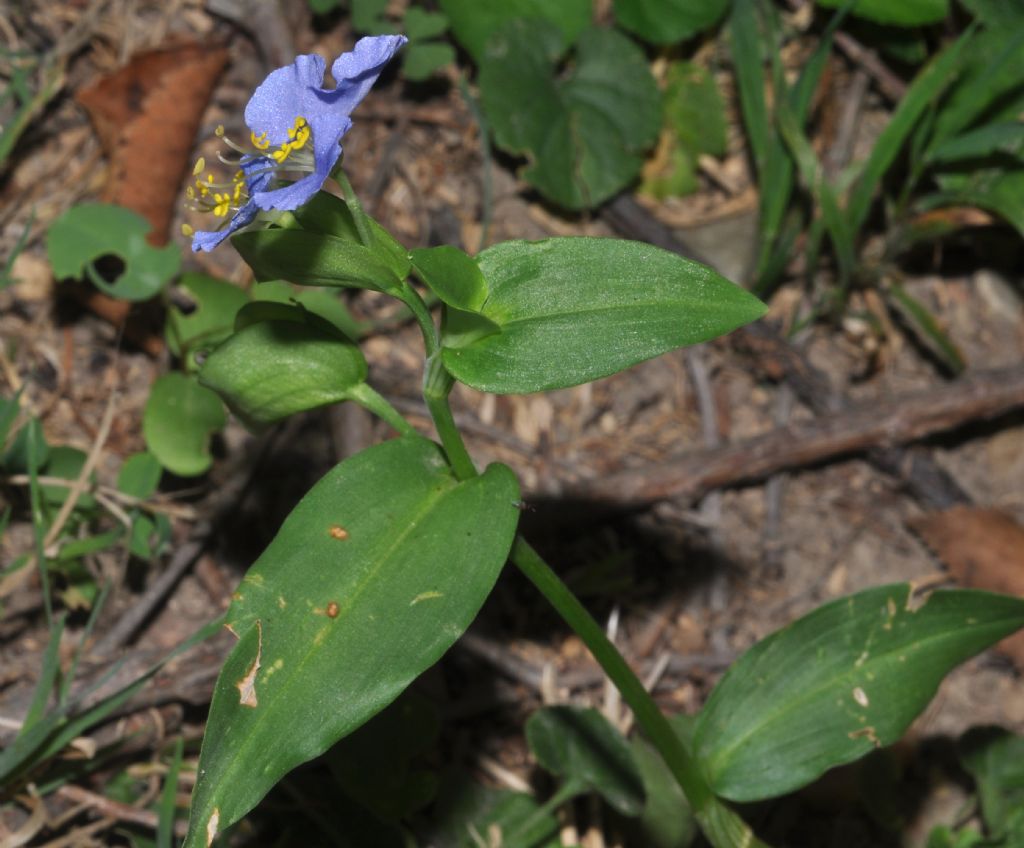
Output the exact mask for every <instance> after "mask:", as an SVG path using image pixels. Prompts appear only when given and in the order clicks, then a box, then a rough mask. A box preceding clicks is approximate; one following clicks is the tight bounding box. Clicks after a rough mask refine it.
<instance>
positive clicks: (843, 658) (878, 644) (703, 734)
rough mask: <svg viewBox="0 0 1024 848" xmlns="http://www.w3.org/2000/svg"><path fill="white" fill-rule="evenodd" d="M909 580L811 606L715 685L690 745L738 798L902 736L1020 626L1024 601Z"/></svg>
mask: <svg viewBox="0 0 1024 848" xmlns="http://www.w3.org/2000/svg"><path fill="white" fill-rule="evenodd" d="M910 589H911V587H910V586H909V585H907V584H897V585H893V586H882V587H880V588H877V589H869V590H867V591H865V592H860V593H859V594H856V595H852V596H850V597H848V598H842V599H840V600H837V601H833V602H832V603H829V604H826V605H825V606H823V607H820V608H819V609H816V610H814V611H813V612H811V613H809V614H808V615H806V616H804V617H803V618H801V619H799V620H798V621H796V622H794V623H793V624H791V625H789V626H788V627H785V628H783V629H782V630H779V631H778V632H776V633H774V634H772V635H771V636H769V637H768V638H767V639H765V640H763V641H762V642H759V643H758V644H757V645H755V646H754V647H753V648H751V649H750V650H749V651H747V653H746V654H744V655H743V656H742V657H741V658H740V659H739V660H738V661H737V662H736V663H734V664H733V665H732V667H731V668H730V669H729V671H728V672H727V673H726V675H725V676H724V677H723V678H722V680H721V682H720V683H719V684H718V686H716V687H715V691H714V692H712V694H711V698H710V699H709V700H708V702H707V704H706V705H705V707H704V709H703V711H702V712H701V715H700V719H699V721H698V723H697V730H696V736H695V746H696V750H697V754H698V756H699V758H700V760H701V762H702V763H703V765H704V768H705V769H706V771H707V773H708V776H709V778H710V781H711V786H712V788H713V789H714V790H715V792H716V793H718V794H719V795H721V796H723V797H725V798H729V799H731V800H733V801H757V800H761V799H764V798H774V797H776V796H778V795H782V794H784V793H786V792H791V791H792V790H794V789H797V788H799V787H801V786H804V785H806V784H808V783H810V782H811V781H812V780H815V779H816V778H817V777H819V776H820V775H821V774H823V773H824V772H825V771H826V770H828V769H830V768H832V767H833V766H837V765H841V764H842V763H847V762H850V761H851V760H855V759H857V758H858V757H861V756H863V755H864V754H866V753H868V752H869V751H871V750H872V749H874V748H878V747H882V746H884V745H889V744H891V743H893V742H895V741H896V740H897V739H899V737H900V736H901V735H902V734H903V732H904V731H905V730H906V729H907V727H908V726H909V725H910V723H911V722H912V721H913V720H914V718H915V717H916V716H917V715H918V714H919V713H920V712H921V711H922V710H923V709H924V708H925V707H926V706H927V705H928V702H929V701H930V700H931V698H932V696H933V695H934V694H935V690H936V689H937V688H938V685H939V682H940V681H941V680H942V678H943V677H944V676H945V675H946V674H947V673H948V672H949V671H950V670H951V669H952V668H954V667H955V666H956V665H958V664H959V663H961V662H963V661H964V660H966V659H967V658H968V657H971V656H973V655H974V654H976V653H978V652H979V651H982V650H984V649H985V648H987V647H988V646H989V645H992V644H994V643H996V642H998V641H999V640H1000V639H1002V638H1003V637H1004V636H1007V635H1008V634H1010V633H1013V632H1014V631H1015V630H1017V629H1018V628H1019V627H1021V626H1024V599H1018V598H1012V597H1008V596H1005V595H994V594H991V593H988V592H978V591H968V590H962V591H949V592H936V593H935V594H934V595H932V596H931V597H930V598H929V599H928V600H927V601H926V602H925V603H924V604H923V605H922V606H919V607H916V608H915V607H914V606H912V605H911V603H910V601H911V598H910Z"/></svg>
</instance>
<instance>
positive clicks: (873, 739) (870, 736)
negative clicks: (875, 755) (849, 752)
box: [846, 725, 882, 748]
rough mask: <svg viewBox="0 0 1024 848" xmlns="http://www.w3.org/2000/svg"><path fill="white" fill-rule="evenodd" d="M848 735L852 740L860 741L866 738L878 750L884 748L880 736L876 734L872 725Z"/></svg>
mask: <svg viewBox="0 0 1024 848" xmlns="http://www.w3.org/2000/svg"><path fill="white" fill-rule="evenodd" d="M846 735H847V736H849V737H850V738H851V739H860V738H861V737H864V738H865V739H867V740H868V741H869V742H870V743H871V744H872V745H874V746H875V747H876V748H881V747H882V743H881V742H880V741H879V739H878V734H877V733H876V732H875V728H873V727H872V726H871V725H868V726H867V727H862V728H860V729H859V730H854V731H851V732H850V733H847V734H846Z"/></svg>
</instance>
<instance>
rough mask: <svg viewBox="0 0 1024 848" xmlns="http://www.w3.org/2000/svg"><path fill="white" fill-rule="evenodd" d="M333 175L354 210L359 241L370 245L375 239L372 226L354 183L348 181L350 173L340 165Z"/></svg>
mask: <svg viewBox="0 0 1024 848" xmlns="http://www.w3.org/2000/svg"><path fill="white" fill-rule="evenodd" d="M333 176H334V179H335V180H337V183H338V185H340V186H341V193H342V194H343V195H344V197H345V203H347V204H348V208H349V210H351V212H352V220H353V221H355V224H356V230H357V231H358V232H359V241H361V242H362V243H363V246H364V247H369V246H370V244H371V243H372V241H373V239H372V238H371V236H370V228H369V226H367V224H366V212H364V211H363V204H362V203H360V202H359V198H358V197H356V193H355V190H354V189H353V188H352V183H350V182H349V181H348V175H347V174H346V173H345V171H344V170H343V169H342V167H341V166H340V165H339V166H338V167H337V168H335V169H334V172H333Z"/></svg>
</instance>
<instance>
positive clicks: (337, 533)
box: [331, 524, 348, 542]
mask: <svg viewBox="0 0 1024 848" xmlns="http://www.w3.org/2000/svg"><path fill="white" fill-rule="evenodd" d="M331 538H332V539H337V540H338V541H339V542H344V541H345V540H346V539H347V538H348V530H346V529H345V528H344V527H342V526H341V525H340V524H335V525H334V526H333V527H331Z"/></svg>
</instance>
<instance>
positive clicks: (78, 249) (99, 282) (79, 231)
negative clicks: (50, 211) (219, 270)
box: [46, 203, 181, 301]
mask: <svg viewBox="0 0 1024 848" xmlns="http://www.w3.org/2000/svg"><path fill="white" fill-rule="evenodd" d="M149 230H150V226H149V223H148V222H147V221H146V219H145V218H143V217H141V216H140V215H137V214H135V213H134V212H132V211H131V210H130V209H124V208H123V207H121V206H111V205H109V204H105V203H83V204H81V205H80V206H73V207H72V208H71V209H69V210H68V211H67V212H65V213H64V214H63V215H61V216H60V217H59V218H58V219H57V220H56V221H54V222H53V223H52V224H51V225H50V229H49V230H48V231H47V233H46V252H47V255H48V256H49V258H50V264H51V265H52V266H53V275H54V277H56V278H57V279H58V280H62V279H66V278H68V277H75V278H79V277H82V276H87V277H88V278H89V279H90V280H91V281H92V283H93V285H95V286H96V288H98V289H99V290H100V291H102V292H104V293H105V294H108V295H110V296H111V297H116V298H119V299H121V300H132V301H136V300H149V298H151V297H153V296H154V295H156V294H158V293H159V292H160V290H161V289H163V287H164V285H166V283H167V282H168V281H169V280H170V279H171V277H173V276H174V275H175V274H177V273H178V268H179V267H180V265H181V252H180V251H179V250H178V247H177V246H176V245H173V244H169V245H167V246H166V247H152V246H151V245H150V244H149V243H148V242H147V241H146V234H147V233H148V232H149ZM109 255H113V256H114V257H116V258H117V259H118V260H119V261H120V262H121V263H122V264H123V265H124V270H123V271H122V272H121V273H120V274H119V275H118V276H117V278H116V279H114V280H112V281H109V282H108V281H107V280H105V279H104V278H103V277H102V276H101V275H100V272H99V271H98V270H97V269H96V266H95V263H96V262H97V261H98V260H99V259H101V258H103V257H106V256H109Z"/></svg>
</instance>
